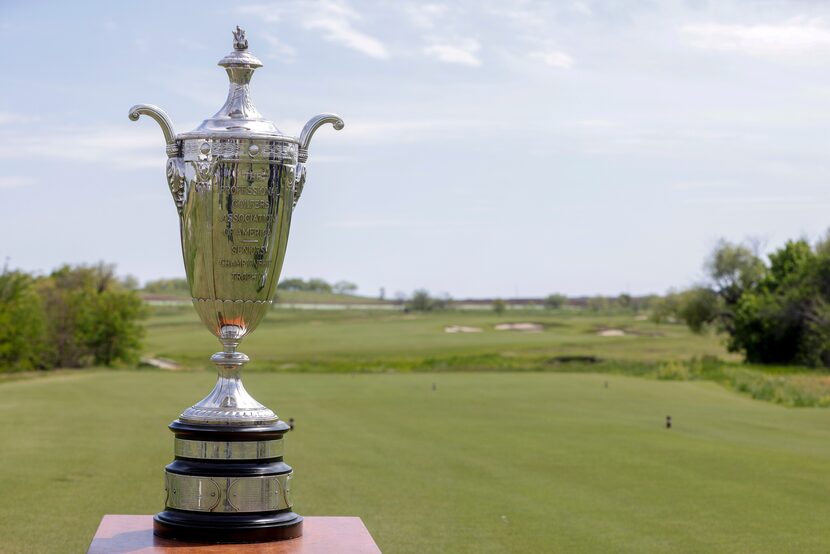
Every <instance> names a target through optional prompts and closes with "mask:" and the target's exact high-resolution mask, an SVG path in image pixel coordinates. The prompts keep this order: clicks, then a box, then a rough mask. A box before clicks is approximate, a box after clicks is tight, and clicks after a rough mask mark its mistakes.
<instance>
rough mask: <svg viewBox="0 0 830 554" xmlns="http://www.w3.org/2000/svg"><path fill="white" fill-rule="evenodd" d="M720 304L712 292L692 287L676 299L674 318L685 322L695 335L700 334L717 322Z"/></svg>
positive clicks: (704, 288) (715, 294)
mask: <svg viewBox="0 0 830 554" xmlns="http://www.w3.org/2000/svg"><path fill="white" fill-rule="evenodd" d="M722 302H723V301H722V300H721V298H720V297H719V296H718V295H717V293H715V292H714V291H713V290H711V289H709V288H706V287H694V288H692V289H689V290H687V291H685V292H683V293H682V294H681V295H679V297H678V298H677V302H676V304H675V310H676V316H677V318H678V319H680V320H683V321H685V322H686V325H688V326H689V328H690V329H691V330H692V331H694V332H695V333H702V332H703V331H704V330H705V329H706V328H707V327H708V326H709V325H710V324H712V323H714V322H715V321H717V318H718V316H719V315H720V314H721V312H722V307H721V305H722Z"/></svg>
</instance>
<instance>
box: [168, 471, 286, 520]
mask: <svg viewBox="0 0 830 554" xmlns="http://www.w3.org/2000/svg"><path fill="white" fill-rule="evenodd" d="M290 482H291V473H284V474H282V475H264V476H258V477H206V476H195V475H182V474H180V473H170V472H165V474H164V490H165V494H166V497H167V498H166V501H165V505H166V506H167V508H173V509H176V510H189V511H194V512H231V513H232V512H270V511H274V510H282V509H284V508H290V507H291V491H290Z"/></svg>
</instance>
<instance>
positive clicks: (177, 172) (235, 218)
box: [129, 28, 343, 425]
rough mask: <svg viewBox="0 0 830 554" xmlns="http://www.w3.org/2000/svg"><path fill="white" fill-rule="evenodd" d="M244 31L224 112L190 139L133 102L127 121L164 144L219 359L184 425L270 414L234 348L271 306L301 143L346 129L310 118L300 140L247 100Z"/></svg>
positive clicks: (198, 301) (185, 246)
mask: <svg viewBox="0 0 830 554" xmlns="http://www.w3.org/2000/svg"><path fill="white" fill-rule="evenodd" d="M247 48H248V41H247V39H246V38H245V32H244V31H243V30H241V29H239V28H237V31H236V32H234V50H233V51H232V52H231V53H229V54H228V55H227V56H225V57H224V58H222V60H220V61H219V65H220V66H221V67H224V68H225V71H226V72H227V74H228V78H229V80H230V84H229V90H228V97H227V99H226V100H225V104H224V105H223V106H222V107H221V108H220V109H219V111H218V112H217V113H216V114H215V115H213V116H212V117H210V118H208V119H206V120H205V121H203V122H202V123H201V124H200V125H199V126H198V127H197V128H196V129H194V130H193V131H191V132H188V133H182V134H176V132H175V130H174V127H173V123H172V122H171V120H170V118H169V117H168V116H167V114H166V113H165V112H164V111H163V110H161V109H160V108H158V107H156V106H152V105H149V104H139V105H136V106H133V107H132V108H131V109H130V112H129V117H130V119H132V120H137V119H138V118H139V116H141V115H147V116H149V117H151V118H152V119H154V120H155V121H156V122H157V123H158V124H159V126H160V127H161V129H162V132H163V133H164V140H165V142H166V144H167V147H166V151H167V155H168V157H169V159H168V161H167V180H168V185H169V187H170V192H171V194H172V195H173V201H174V204H175V206H176V209H177V211H178V213H179V221H180V229H181V241H182V255H183V258H184V265H185V271H186V273H187V280H188V284H189V287H190V293H191V296H192V297H193V305H194V307H195V308H196V312H197V313H198V314H199V317H200V318H201V320H202V322H203V323H204V324H205V325H206V326H207V328H208V329H209V330H210V331H211V332H212V333H213V334H214V335H216V336H217V337H218V338H219V340H220V342H221V343H222V345H223V347H224V348H223V351H222V352H219V353H217V354H215V355H214V356H213V357H212V358H211V359H212V360H213V361H214V363H216V364H217V366H218V367H219V379H218V380H217V383H216V386H215V387H214V389H213V391H212V392H211V393H210V394H209V395H208V396H207V397H205V398H204V399H203V400H201V401H200V402H198V403H197V404H196V405H194V406H192V407H191V408H188V409H187V410H185V412H184V413H183V414H182V415H181V417H180V419H181V420H182V421H185V422H190V423H216V424H236V425H251V424H261V423H269V422H273V421H276V420H277V416H276V415H275V414H274V412H272V411H271V410H269V409H268V408H266V407H264V406H263V405H262V404H260V403H259V402H257V401H256V400H254V399H253V398H252V397H251V396H250V395H249V394H248V393H247V392H246V391H245V388H244V387H243V386H242V382H241V381H240V373H239V372H240V368H241V366H242V365H243V364H244V363H246V362H247V361H248V357H247V356H245V355H244V354H241V353H239V352H237V351H236V348H237V346H238V345H239V342H240V341H241V340H242V338H243V337H245V336H246V335H247V334H249V333H250V332H252V331H253V330H254V329H255V328H256V327H257V325H259V323H260V321H262V318H263V317H264V316H265V314H266V313H267V311H268V309H269V308H270V306H271V302H272V298H273V296H274V293H275V292H276V286H277V282H278V280H279V276H280V272H281V270H282V264H283V259H284V258H285V249H286V246H287V244H288V234H289V230H290V228H291V216H292V213H293V210H294V207H295V205H296V203H297V200H299V197H300V193H301V192H302V188H303V186H304V185H305V175H306V169H305V162H306V160H307V158H308V145H309V143H310V141H311V138H312V136H313V135H314V133H315V131H316V130H317V129H318V128H320V127H321V126H322V125H325V124H329V123H330V124H332V125H333V126H334V128H335V129H342V128H343V120H342V119H340V117H338V116H336V115H334V114H321V115H318V116H315V117H313V118H312V119H311V120H309V122H308V123H307V124H306V125H305V127H304V128H303V130H302V133H301V135H300V137H299V138H296V137H292V136H288V135H284V134H283V133H282V131H280V130H279V129H278V128H277V127H276V125H274V123H272V122H271V121H268V120H266V119H265V118H264V117H263V116H262V115H261V114H260V113H259V111H257V109H256V107H254V105H253V102H252V101H251V98H250V81H251V77H252V76H253V73H254V71H255V70H256V69H257V68H258V67H261V66H262V62H261V61H259V60H258V59H257V58H256V57H255V56H253V55H252V54H251V53H250V52H248V50H247Z"/></svg>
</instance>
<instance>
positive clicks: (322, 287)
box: [143, 277, 357, 296]
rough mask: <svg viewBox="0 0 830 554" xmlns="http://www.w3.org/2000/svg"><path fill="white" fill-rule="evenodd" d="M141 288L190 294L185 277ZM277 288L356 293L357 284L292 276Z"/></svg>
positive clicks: (151, 291)
mask: <svg viewBox="0 0 830 554" xmlns="http://www.w3.org/2000/svg"><path fill="white" fill-rule="evenodd" d="M143 290H144V292H148V293H151V294H169V295H175V296H182V295H189V294H190V288H189V287H188V284H187V279H175V278H174V279H156V280H153V281H147V283H146V284H145V285H144V289H143ZM277 290H284V291H304V292H323V293H328V294H356V293H357V285H356V284H354V283H352V282H350V281H337V282H335V283H329V282H328V281H326V280H324V279H319V278H311V279H300V278H297V277H292V278H288V279H283V280H282V281H280V282H279V284H278V285H277Z"/></svg>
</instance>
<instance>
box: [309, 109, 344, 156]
mask: <svg viewBox="0 0 830 554" xmlns="http://www.w3.org/2000/svg"><path fill="white" fill-rule="evenodd" d="M326 123H331V124H332V125H334V130H335V131H339V130H340V129H342V128H343V125H344V123H343V120H342V119H341V118H340V116H339V115H337V114H333V113H321V114H320V115H315V116H314V117H312V118H311V119H309V120H308V123H306V124H305V127H303V130H302V132H301V133H300V152H299V160H300V163H305V162H306V161H308V143H310V142H311V137H313V136H314V132H315V131H317V129H319V128H320V127H322V126H323V125H325V124H326Z"/></svg>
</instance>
